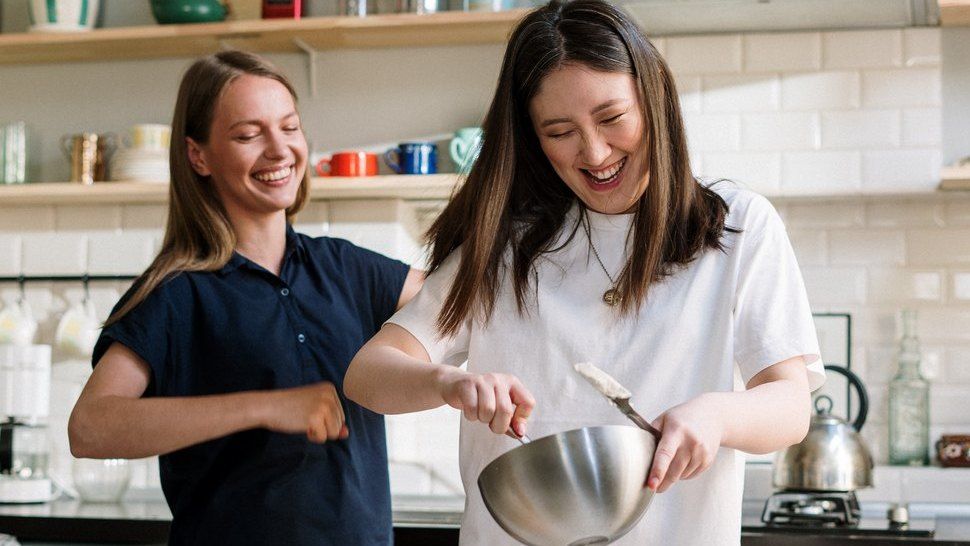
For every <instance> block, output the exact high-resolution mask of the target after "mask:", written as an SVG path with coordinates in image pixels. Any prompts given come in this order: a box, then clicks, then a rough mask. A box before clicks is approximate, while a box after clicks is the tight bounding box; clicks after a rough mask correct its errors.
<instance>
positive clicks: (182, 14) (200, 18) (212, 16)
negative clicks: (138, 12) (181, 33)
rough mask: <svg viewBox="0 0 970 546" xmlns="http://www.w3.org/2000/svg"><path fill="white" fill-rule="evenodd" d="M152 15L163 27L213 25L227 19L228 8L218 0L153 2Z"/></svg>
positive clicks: (161, 0)
mask: <svg viewBox="0 0 970 546" xmlns="http://www.w3.org/2000/svg"><path fill="white" fill-rule="evenodd" d="M151 1H152V15H154V16H155V20H156V21H158V22H159V24H162V25H170V24H179V23H213V22H217V21H222V20H224V19H225V18H226V8H225V6H223V5H222V3H221V2H219V1H218V0H151Z"/></svg>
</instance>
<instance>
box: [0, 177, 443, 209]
mask: <svg viewBox="0 0 970 546" xmlns="http://www.w3.org/2000/svg"><path fill="white" fill-rule="evenodd" d="M456 182H457V175H455V174H433V175H427V176H407V175H391V176H374V177H366V178H363V177H362V178H343V177H333V178H329V177H326V178H314V179H312V186H311V191H310V198H311V199H314V200H331V199H409V200H420V199H447V198H448V197H450V196H451V192H452V190H453V189H454V187H455V183H456ZM168 189H169V188H168V184H158V183H154V184H153V183H146V182H97V183H95V184H92V185H90V186H83V185H81V184H76V183H71V182H49V183H39V184H11V185H6V186H2V185H0V207H6V206H22V205H106V204H144V203H158V204H161V203H166V202H167V201H168Z"/></svg>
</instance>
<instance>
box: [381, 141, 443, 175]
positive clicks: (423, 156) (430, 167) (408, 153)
mask: <svg viewBox="0 0 970 546" xmlns="http://www.w3.org/2000/svg"><path fill="white" fill-rule="evenodd" d="M384 163H387V166H388V167H390V168H391V170H392V171H394V172H396V173H398V174H435V173H436V172H438V145H437V144H435V143H434V142H402V143H401V144H400V145H398V147H397V148H391V149H390V150H388V151H386V152H384Z"/></svg>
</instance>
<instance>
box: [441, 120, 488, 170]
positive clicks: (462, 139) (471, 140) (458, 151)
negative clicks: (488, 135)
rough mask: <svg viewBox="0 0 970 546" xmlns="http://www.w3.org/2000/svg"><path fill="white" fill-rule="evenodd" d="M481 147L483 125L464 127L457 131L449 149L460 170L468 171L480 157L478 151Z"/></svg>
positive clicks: (456, 166)
mask: <svg viewBox="0 0 970 546" xmlns="http://www.w3.org/2000/svg"><path fill="white" fill-rule="evenodd" d="M481 147H482V129H481V127H462V128H461V129H458V130H457V131H455V137H454V138H452V139H451V146H450V147H449V149H448V151H449V152H450V153H451V160H452V161H453V162H454V163H455V168H457V169H458V172H460V173H467V172H468V171H470V170H471V168H472V164H473V163H475V160H476V159H478V152H479V151H480V150H481Z"/></svg>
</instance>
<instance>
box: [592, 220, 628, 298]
mask: <svg viewBox="0 0 970 546" xmlns="http://www.w3.org/2000/svg"><path fill="white" fill-rule="evenodd" d="M583 227H585V228H586V240H587V241H589V248H591V249H592V250H593V256H594V257H595V258H596V263H598V264H600V267H601V268H602V269H603V273H606V278H608V279H609V280H610V287H609V288H608V289H607V290H606V292H603V303H605V304H606V305H609V306H610V307H613V306H615V305H616V304H618V303H620V300H621V299H622V298H621V296H620V291H619V290H618V289H617V288H616V280H615V279H613V275H610V271H609V270H608V269H606V266H605V265H604V264H603V260H601V259H600V253H599V252H597V251H596V245H595V244H593V233H592V231H591V230H590V227H589V224H588V223H587V222H586V218H585V217H584V218H583Z"/></svg>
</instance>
